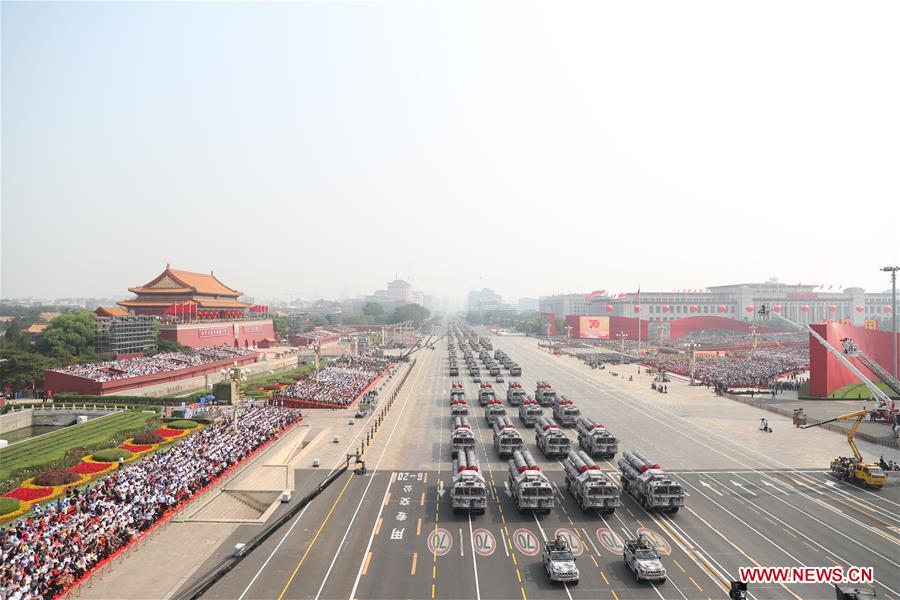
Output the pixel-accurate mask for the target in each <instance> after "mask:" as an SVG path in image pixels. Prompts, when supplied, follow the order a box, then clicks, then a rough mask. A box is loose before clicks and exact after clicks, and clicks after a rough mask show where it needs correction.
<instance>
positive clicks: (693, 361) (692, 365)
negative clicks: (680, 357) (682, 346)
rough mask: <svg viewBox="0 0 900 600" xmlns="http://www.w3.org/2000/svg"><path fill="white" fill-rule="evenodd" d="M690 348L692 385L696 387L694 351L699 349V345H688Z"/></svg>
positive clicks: (692, 343)
mask: <svg viewBox="0 0 900 600" xmlns="http://www.w3.org/2000/svg"><path fill="white" fill-rule="evenodd" d="M688 348H690V349H691V385H694V364H695V361H696V358H695V355H694V351H695V350H696V349H697V344H696V343H694V342H691V343H690V344H688Z"/></svg>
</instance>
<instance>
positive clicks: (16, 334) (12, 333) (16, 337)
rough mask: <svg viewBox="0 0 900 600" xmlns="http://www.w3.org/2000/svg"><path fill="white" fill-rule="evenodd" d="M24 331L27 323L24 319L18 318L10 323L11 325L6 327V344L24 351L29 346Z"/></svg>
mask: <svg viewBox="0 0 900 600" xmlns="http://www.w3.org/2000/svg"><path fill="white" fill-rule="evenodd" d="M24 329H25V323H24V322H23V321H22V319H19V318H16V319H13V320H12V321H10V322H9V325H7V326H6V334H5V336H4V340H5V342H6V343H7V344H9V345H10V346H13V347H15V348H21V349H24V348H25V347H26V346H27V345H28V340H26V339H25V334H24V333H23V330H24Z"/></svg>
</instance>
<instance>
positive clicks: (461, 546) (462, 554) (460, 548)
mask: <svg viewBox="0 0 900 600" xmlns="http://www.w3.org/2000/svg"><path fill="white" fill-rule="evenodd" d="M459 555H460V556H465V553H463V537H462V527H460V528H459Z"/></svg>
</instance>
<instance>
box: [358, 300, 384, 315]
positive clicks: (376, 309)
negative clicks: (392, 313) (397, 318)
mask: <svg viewBox="0 0 900 600" xmlns="http://www.w3.org/2000/svg"><path fill="white" fill-rule="evenodd" d="M362 313H363V314H364V315H366V316H367V317H380V316H382V315H383V314H384V307H383V306H381V305H380V304H378V303H377V302H366V303H365V304H363V307H362Z"/></svg>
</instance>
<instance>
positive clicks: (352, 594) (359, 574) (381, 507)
mask: <svg viewBox="0 0 900 600" xmlns="http://www.w3.org/2000/svg"><path fill="white" fill-rule="evenodd" d="M424 371H425V368H424V367H422V368H420V369H419V372H418V373H416V377H415V380H414V381H412V382H411V384H410V386H409V388H408V390H407V391H408V393H407V394H406V400H404V401H403V406H401V407H400V414H398V415H397V419H396V420H395V421H394V426H393V427H392V428H391V432H390V434H389V435H388V438H387V441H386V442H385V444H384V447H383V448H382V449H381V456H379V457H378V462H377V463H375V469H374V470H373V471H372V475H371V477H370V478H369V482H368V483H367V484H366V489H364V490H363V495H362V497H361V498H360V499H359V503H358V504H357V505H356V510H355V511H353V516H352V517H351V518H350V522H349V523H348V524H347V530H346V531H345V532H344V537H342V538H341V543H340V544H339V545H338V547H337V550H335V552H334V557H333V558H332V559H331V564H330V565H328V571H326V572H325V576H324V577H323V578H322V585H321V586H320V587H319V591H318V592H316V599H317V600H318V598H319V595H320V594H321V593H322V589H323V588H324V587H325V582H326V581H328V576H329V575H330V574H331V570H332V569H333V568H334V563H335V562H337V557H338V553H339V552H340V551H341V548H342V547H343V545H344V542H345V541H346V540H347V535H348V534H349V533H350V529H351V528H352V527H353V521H354V520H356V515H357V514H358V513H359V509H360V507H362V505H363V501H364V500H365V498H366V494H368V493H369V487H370V486H371V485H372V482H373V481H374V480H375V474H376V473H377V472H378V467H380V466H381V461H382V459H384V455H385V453H386V452H387V449H388V447H389V446H390V445H391V440H392V439H393V438H394V433H395V432H396V431H397V425H399V424H400V421H402V420H403V413H404V412H405V411H406V406H407V405H408V404H409V399H410V398H411V397H412V395H413V394H412V391H411V390H412V389H413V388H414V387H415V386H416V385H417V384H418V383H419V379H420V378H421V376H422V373H423V372H424ZM390 487H391V478H390V477H388V484H387V486H386V487H385V489H384V498H387V493H388V490H389V489H390ZM384 498H382V500H381V503H380V504H379V508H378V516H377V517H376V518H375V521H374V522H373V523H372V533H371V534H369V543H368V544H366V551H365V552H363V553H362V558H361V559H360V561H359V569H358V570H357V572H356V580H355V581H354V582H353V590H352V591H351V592H350V598H351V600H352V599H353V598H355V597H356V588H357V587H358V586H359V579H360V577H362V570H363V565H365V562H366V556H368V554H369V550H370V549H371V548H372V540H373V539H375V527H376V525H377V524H378V519H380V518H381V512H382V511H383V510H384Z"/></svg>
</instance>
